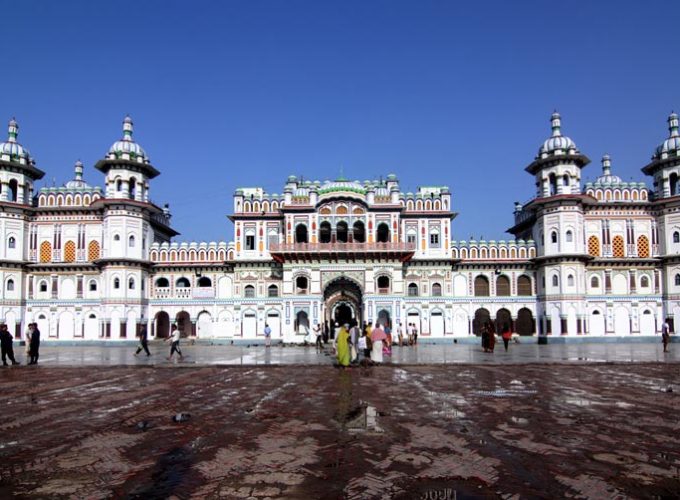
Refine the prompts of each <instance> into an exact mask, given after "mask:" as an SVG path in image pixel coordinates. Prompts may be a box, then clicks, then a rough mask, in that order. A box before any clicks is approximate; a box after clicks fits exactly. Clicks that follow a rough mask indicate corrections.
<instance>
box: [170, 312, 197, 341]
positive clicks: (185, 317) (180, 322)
mask: <svg viewBox="0 0 680 500" xmlns="http://www.w3.org/2000/svg"><path fill="white" fill-rule="evenodd" d="M175 324H176V325H177V329H178V330H179V333H180V335H181V336H182V337H188V336H190V335H193V334H194V332H193V327H192V326H193V325H192V324H191V316H189V313H188V312H186V311H180V312H178V313H177V316H176V317H175Z"/></svg>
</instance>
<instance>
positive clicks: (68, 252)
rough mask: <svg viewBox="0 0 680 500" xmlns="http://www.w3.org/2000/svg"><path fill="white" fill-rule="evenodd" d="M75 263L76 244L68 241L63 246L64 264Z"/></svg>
mask: <svg viewBox="0 0 680 500" xmlns="http://www.w3.org/2000/svg"><path fill="white" fill-rule="evenodd" d="M75 261H76V244H75V242H74V241H73V240H68V241H67V242H66V243H65V244H64V262H75Z"/></svg>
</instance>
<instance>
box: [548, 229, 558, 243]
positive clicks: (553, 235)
mask: <svg viewBox="0 0 680 500" xmlns="http://www.w3.org/2000/svg"><path fill="white" fill-rule="evenodd" d="M550 241H551V242H552V243H557V231H553V232H552V233H550Z"/></svg>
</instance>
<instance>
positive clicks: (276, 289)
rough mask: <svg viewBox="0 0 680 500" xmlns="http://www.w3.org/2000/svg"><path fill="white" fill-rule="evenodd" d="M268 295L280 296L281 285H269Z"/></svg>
mask: <svg viewBox="0 0 680 500" xmlns="http://www.w3.org/2000/svg"><path fill="white" fill-rule="evenodd" d="M267 296H268V297H278V296H279V287H278V286H276V285H269V288H267Z"/></svg>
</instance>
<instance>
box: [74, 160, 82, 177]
mask: <svg viewBox="0 0 680 500" xmlns="http://www.w3.org/2000/svg"><path fill="white" fill-rule="evenodd" d="M73 170H74V171H75V175H76V180H77V181H82V180H83V162H82V161H80V159H78V161H76V164H75V166H74V168H73Z"/></svg>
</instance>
